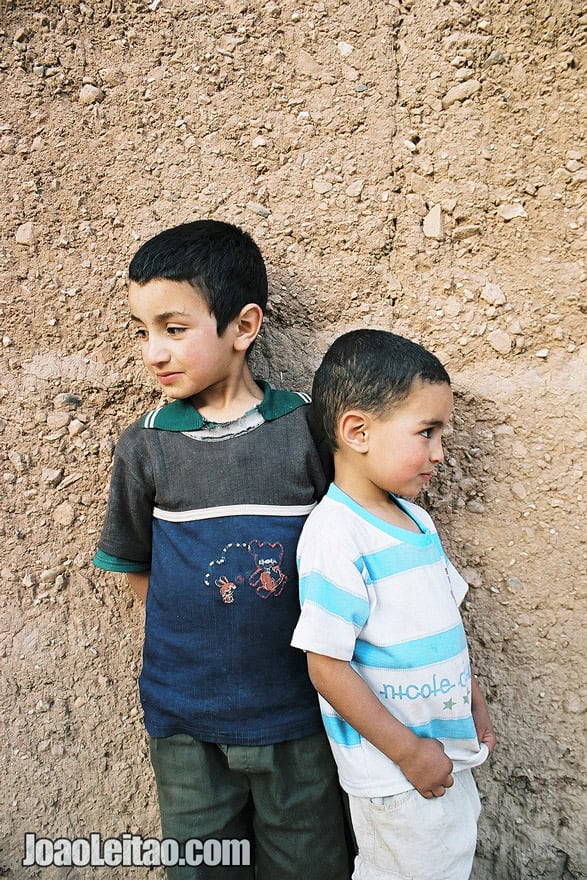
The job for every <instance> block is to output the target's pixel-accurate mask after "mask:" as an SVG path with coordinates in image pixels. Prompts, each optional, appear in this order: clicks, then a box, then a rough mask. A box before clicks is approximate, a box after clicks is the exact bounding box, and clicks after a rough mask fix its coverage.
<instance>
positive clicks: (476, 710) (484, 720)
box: [471, 677, 497, 755]
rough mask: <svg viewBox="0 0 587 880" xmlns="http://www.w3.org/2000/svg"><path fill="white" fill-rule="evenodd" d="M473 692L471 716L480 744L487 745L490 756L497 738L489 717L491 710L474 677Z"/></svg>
mask: <svg viewBox="0 0 587 880" xmlns="http://www.w3.org/2000/svg"><path fill="white" fill-rule="evenodd" d="M471 691H472V706H471V714H472V715H473V721H474V723H475V730H476V731H477V739H478V740H479V742H480V743H485V745H486V746H487V748H488V749H489V754H490V755H491V753H492V752H493V750H494V748H495V744H496V742H497V737H496V735H495V731H494V729H493V725H492V723H491V718H490V717H489V709H488V708H487V703H486V702H485V697H484V696H483V694H482V693H481V690H480V688H479V684H478V683H477V679H476V678H474V677H473V679H472V685H471Z"/></svg>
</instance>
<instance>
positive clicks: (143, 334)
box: [134, 327, 147, 339]
mask: <svg viewBox="0 0 587 880" xmlns="http://www.w3.org/2000/svg"><path fill="white" fill-rule="evenodd" d="M134 335H135V339H146V338H147V331H146V330H145V328H144V327H137V328H136V330H135V333H134Z"/></svg>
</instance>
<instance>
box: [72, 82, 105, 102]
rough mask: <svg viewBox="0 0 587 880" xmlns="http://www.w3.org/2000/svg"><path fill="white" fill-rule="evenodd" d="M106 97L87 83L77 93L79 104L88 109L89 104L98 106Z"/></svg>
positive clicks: (100, 90)
mask: <svg viewBox="0 0 587 880" xmlns="http://www.w3.org/2000/svg"><path fill="white" fill-rule="evenodd" d="M105 97H106V95H105V94H104V92H103V91H102V89H99V88H98V86H92V85H90V84H89V83H86V84H85V85H84V86H82V87H81V89H80V93H79V99H78V100H79V102H80V104H83V105H84V106H85V107H88V106H89V105H90V104H100V103H101V102H102V101H103V100H104V98H105Z"/></svg>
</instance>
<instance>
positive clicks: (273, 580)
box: [249, 541, 287, 599]
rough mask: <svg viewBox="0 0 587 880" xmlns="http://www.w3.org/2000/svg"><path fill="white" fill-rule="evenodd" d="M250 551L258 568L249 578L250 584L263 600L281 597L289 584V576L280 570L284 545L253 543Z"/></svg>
mask: <svg viewBox="0 0 587 880" xmlns="http://www.w3.org/2000/svg"><path fill="white" fill-rule="evenodd" d="M249 550H250V552H251V555H252V557H253V559H254V560H255V564H256V566H257V568H256V569H255V571H254V572H253V574H252V575H251V577H250V578H249V584H250V585H251V587H254V588H255V592H256V593H257V595H258V596H261V598H262V599H267V597H268V596H280V595H281V593H282V592H283V588H284V587H285V585H286V583H287V575H286V574H284V573H283V572H282V570H281V568H280V566H281V561H282V559H283V553H284V550H283V545H282V544H268V543H265V542H263V541H251V543H250V545H249Z"/></svg>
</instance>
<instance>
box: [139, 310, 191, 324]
mask: <svg viewBox="0 0 587 880" xmlns="http://www.w3.org/2000/svg"><path fill="white" fill-rule="evenodd" d="M184 315H185V312H180V311H179V310H178V309H175V310H172V311H170V312H161V314H160V315H156V316H155V320H156V321H159V323H161V324H162V323H164V322H165V321H169V319H170V318H175V317H178V318H181V317H183V316H184ZM130 319H131V321H137V322H138V323H142V318H137V316H136V315H132V314H131V316H130Z"/></svg>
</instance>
